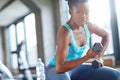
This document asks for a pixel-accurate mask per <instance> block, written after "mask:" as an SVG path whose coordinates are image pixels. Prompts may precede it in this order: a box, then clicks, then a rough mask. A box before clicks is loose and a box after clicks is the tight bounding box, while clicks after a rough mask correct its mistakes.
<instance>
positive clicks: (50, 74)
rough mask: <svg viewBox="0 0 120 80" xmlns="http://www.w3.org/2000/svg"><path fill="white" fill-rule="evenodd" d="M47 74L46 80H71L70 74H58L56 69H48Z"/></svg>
mask: <svg viewBox="0 0 120 80" xmlns="http://www.w3.org/2000/svg"><path fill="white" fill-rule="evenodd" d="M45 73H46V80H71V79H70V76H69V73H68V72H65V73H63V74H57V73H56V71H55V68H54V67H53V68H50V69H47V70H46V72H45Z"/></svg>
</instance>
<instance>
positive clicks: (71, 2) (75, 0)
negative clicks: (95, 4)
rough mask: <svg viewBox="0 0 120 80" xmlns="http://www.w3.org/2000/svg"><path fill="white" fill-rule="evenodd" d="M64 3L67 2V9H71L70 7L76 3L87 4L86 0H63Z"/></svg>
mask: <svg viewBox="0 0 120 80" xmlns="http://www.w3.org/2000/svg"><path fill="white" fill-rule="evenodd" d="M65 1H68V6H69V8H71V7H72V6H74V5H75V4H77V3H86V2H88V0H65Z"/></svg>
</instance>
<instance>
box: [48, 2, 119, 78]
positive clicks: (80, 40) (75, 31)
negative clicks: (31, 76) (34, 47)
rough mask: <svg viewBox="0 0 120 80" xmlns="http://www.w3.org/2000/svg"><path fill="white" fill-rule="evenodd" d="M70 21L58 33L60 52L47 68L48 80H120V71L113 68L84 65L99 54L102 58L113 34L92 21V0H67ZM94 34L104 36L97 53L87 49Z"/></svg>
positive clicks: (58, 49)
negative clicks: (90, 16)
mask: <svg viewBox="0 0 120 80" xmlns="http://www.w3.org/2000/svg"><path fill="white" fill-rule="evenodd" d="M67 1H68V5H69V12H70V15H71V18H70V20H68V22H66V23H65V24H64V25H63V26H62V27H60V29H59V30H58V33H57V45H56V54H55V55H54V57H53V58H52V60H51V61H50V63H49V65H48V66H47V70H46V79H47V80H120V77H119V75H120V72H119V71H118V70H115V69H113V68H109V67H105V66H103V67H101V68H98V69H94V68H93V67H92V66H91V65H88V64H83V63H84V62H85V61H87V60H89V59H90V58H92V57H95V56H96V55H97V58H98V59H99V60H102V55H103V54H104V52H105V50H106V48H107V46H108V42H109V37H108V33H107V32H106V31H105V30H103V29H101V28H99V27H98V26H97V25H95V24H92V23H90V22H89V21H88V4H87V1H88V0H67ZM92 34H96V35H98V36H100V37H101V38H102V41H101V43H102V45H103V49H102V51H101V52H99V53H95V52H94V51H93V50H92V49H89V50H88V51H87V53H86V55H84V56H83V54H84V53H85V50H86V48H87V47H88V46H89V42H90V41H89V39H90V36H91V35H92Z"/></svg>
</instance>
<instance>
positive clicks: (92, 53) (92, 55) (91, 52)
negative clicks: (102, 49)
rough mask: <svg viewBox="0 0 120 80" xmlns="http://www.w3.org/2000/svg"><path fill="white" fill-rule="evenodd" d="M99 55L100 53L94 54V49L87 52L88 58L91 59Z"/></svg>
mask: <svg viewBox="0 0 120 80" xmlns="http://www.w3.org/2000/svg"><path fill="white" fill-rule="evenodd" d="M97 55H99V53H97V52H94V51H93V49H89V50H88V52H87V56H88V57H89V58H92V57H96V56H97Z"/></svg>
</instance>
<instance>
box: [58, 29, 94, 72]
mask: <svg viewBox="0 0 120 80" xmlns="http://www.w3.org/2000/svg"><path fill="white" fill-rule="evenodd" d="M69 44H70V35H69V33H68V31H67V30H65V29H62V30H59V32H58V34H57V45H58V49H57V55H56V72H57V73H63V72H66V71H68V70H71V69H73V68H75V67H77V66H78V65H80V64H82V63H83V62H85V61H87V60H88V59H90V58H91V57H93V56H95V55H96V54H95V53H94V52H93V51H92V50H91V49H90V51H89V53H90V54H87V55H85V56H84V57H82V58H80V59H78V60H73V61H69V62H66V58H67V56H68V48H69V47H68V46H69Z"/></svg>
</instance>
